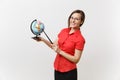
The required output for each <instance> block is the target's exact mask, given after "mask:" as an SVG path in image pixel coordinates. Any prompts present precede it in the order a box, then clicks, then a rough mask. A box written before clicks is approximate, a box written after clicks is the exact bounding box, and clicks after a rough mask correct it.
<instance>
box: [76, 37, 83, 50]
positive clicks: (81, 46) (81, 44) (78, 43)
mask: <svg viewBox="0 0 120 80" xmlns="http://www.w3.org/2000/svg"><path fill="white" fill-rule="evenodd" d="M84 45H85V40H84V39H81V40H79V41H77V42H76V45H75V49H78V50H83V49H84Z"/></svg>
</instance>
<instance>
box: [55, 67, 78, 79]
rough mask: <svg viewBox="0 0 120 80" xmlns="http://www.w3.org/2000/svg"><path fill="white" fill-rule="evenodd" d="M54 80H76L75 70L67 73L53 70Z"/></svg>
mask: <svg viewBox="0 0 120 80" xmlns="http://www.w3.org/2000/svg"><path fill="white" fill-rule="evenodd" d="M54 75H55V80H77V69H74V70H71V71H68V72H59V71H56V70H55V73H54Z"/></svg>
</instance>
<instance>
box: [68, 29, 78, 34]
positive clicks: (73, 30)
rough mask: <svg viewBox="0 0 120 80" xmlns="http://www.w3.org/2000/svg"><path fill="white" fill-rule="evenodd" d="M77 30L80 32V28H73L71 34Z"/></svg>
mask: <svg viewBox="0 0 120 80" xmlns="http://www.w3.org/2000/svg"><path fill="white" fill-rule="evenodd" d="M76 30H80V28H71V29H70V32H69V34H72V33H74V32H75V31H76Z"/></svg>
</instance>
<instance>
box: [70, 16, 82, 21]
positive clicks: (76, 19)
mask: <svg viewBox="0 0 120 80" xmlns="http://www.w3.org/2000/svg"><path fill="white" fill-rule="evenodd" d="M70 19H72V20H75V21H78V20H80V19H79V18H74V17H70Z"/></svg>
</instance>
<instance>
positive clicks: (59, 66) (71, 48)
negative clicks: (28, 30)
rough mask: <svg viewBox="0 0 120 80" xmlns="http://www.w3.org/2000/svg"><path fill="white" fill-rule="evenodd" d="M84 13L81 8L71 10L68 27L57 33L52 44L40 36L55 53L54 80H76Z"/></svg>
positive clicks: (81, 44)
mask: <svg viewBox="0 0 120 80" xmlns="http://www.w3.org/2000/svg"><path fill="white" fill-rule="evenodd" d="M84 20H85V14H84V12H83V11H82V10H75V11H73V12H72V13H71V14H70V16H69V18H68V28H64V29H62V30H61V32H60V33H59V34H58V38H57V39H56V40H55V42H54V43H53V44H51V43H50V42H49V41H48V40H46V39H44V38H42V37H40V38H39V39H35V40H37V41H43V42H44V43H45V44H47V45H48V46H49V47H50V48H51V49H53V50H54V51H55V52H56V53H57V55H56V58H55V61H54V69H55V80H77V66H76V64H77V63H78V62H79V60H80V58H81V55H82V51H83V48H84V44H85V39H84V37H83V36H82V34H81V31H80V27H81V26H82V24H83V23H84Z"/></svg>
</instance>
